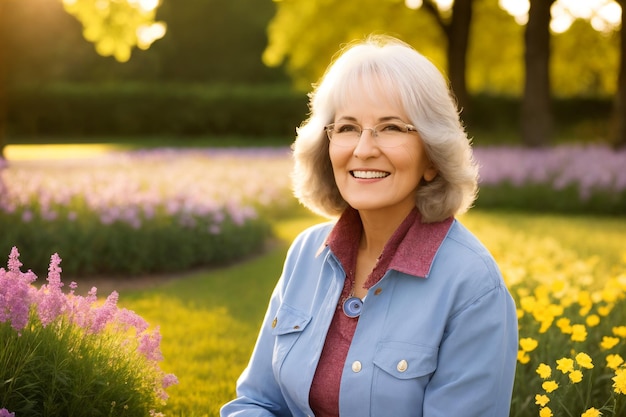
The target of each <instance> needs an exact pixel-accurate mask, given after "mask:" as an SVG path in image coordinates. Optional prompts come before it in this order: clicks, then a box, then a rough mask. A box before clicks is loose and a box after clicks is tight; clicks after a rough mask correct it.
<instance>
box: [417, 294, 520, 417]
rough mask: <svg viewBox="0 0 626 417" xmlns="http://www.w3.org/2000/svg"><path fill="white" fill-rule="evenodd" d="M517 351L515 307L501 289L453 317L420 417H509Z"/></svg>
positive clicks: (509, 296) (477, 300)
mask: <svg viewBox="0 0 626 417" xmlns="http://www.w3.org/2000/svg"><path fill="white" fill-rule="evenodd" d="M517 345H518V328H517V314H516V309H515V304H514V302H513V299H512V298H511V295H510V294H509V292H508V290H507V289H506V287H504V285H500V286H496V287H494V288H492V289H490V290H488V291H487V292H486V293H484V294H482V295H481V296H479V297H478V298H477V299H475V300H474V301H473V302H471V303H469V305H468V306H466V307H465V308H463V309H462V310H461V311H460V312H458V313H456V314H455V315H454V316H452V317H451V318H450V319H449V321H448V323H447V326H446V330H445V334H444V338H443V340H442V342H441V345H440V348H439V359H438V365H437V370H436V371H435V373H434V374H433V377H432V379H431V381H430V382H429V384H428V386H427V388H426V392H425V396H424V417H450V416H464V417H508V416H509V411H510V403H511V395H512V391H513V380H514V375H515V366H516V361H517Z"/></svg>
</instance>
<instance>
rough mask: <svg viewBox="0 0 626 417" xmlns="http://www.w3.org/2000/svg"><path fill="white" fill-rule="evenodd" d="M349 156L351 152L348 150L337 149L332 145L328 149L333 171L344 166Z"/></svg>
mask: <svg viewBox="0 0 626 417" xmlns="http://www.w3.org/2000/svg"><path fill="white" fill-rule="evenodd" d="M351 155H352V152H351V150H350V149H349V148H339V147H337V146H333V145H331V146H330V147H329V148H328V157H329V158H330V164H331V165H332V167H333V170H336V169H338V168H341V167H342V166H345V165H346V164H347V162H348V160H349V158H350V156H351Z"/></svg>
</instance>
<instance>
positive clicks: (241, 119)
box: [8, 83, 307, 137]
mask: <svg viewBox="0 0 626 417" xmlns="http://www.w3.org/2000/svg"><path fill="white" fill-rule="evenodd" d="M306 101H307V97H306V95H305V94H304V93H298V92H294V91H292V90H291V89H290V88H289V87H288V86H285V85H263V86H228V85H204V84H136V83H126V84H107V85H92V84H53V85H47V86H44V87H38V86H32V87H22V88H19V89H13V90H12V91H10V93H9V103H10V105H9V129H8V130H9V134H10V135H11V136H12V137H23V136H98V135H107V136H133V135H172V136H193V135H247V136H252V137H259V136H281V137H285V136H288V137H292V136H293V135H294V132H295V128H296V126H298V125H299V124H300V123H301V121H302V119H303V118H304V117H305V115H306V112H307V104H306Z"/></svg>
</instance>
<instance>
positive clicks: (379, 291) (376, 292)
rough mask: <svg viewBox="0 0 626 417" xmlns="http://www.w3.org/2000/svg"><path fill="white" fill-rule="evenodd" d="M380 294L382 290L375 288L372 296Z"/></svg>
mask: <svg viewBox="0 0 626 417" xmlns="http://www.w3.org/2000/svg"><path fill="white" fill-rule="evenodd" d="M381 292H383V289H382V288H376V290H375V291H374V295H378V294H380V293H381Z"/></svg>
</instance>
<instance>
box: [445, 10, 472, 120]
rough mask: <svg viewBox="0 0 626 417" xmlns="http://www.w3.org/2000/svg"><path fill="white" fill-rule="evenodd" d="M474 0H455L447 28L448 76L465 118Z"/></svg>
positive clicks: (467, 102)
mask: <svg viewBox="0 0 626 417" xmlns="http://www.w3.org/2000/svg"><path fill="white" fill-rule="evenodd" d="M472 2H473V0H455V2H454V5H453V6H452V20H451V22H450V24H449V25H448V26H447V30H446V36H447V38H448V50H447V58H448V76H449V78H450V85H451V87H452V91H453V92H454V94H455V95H456V98H457V101H458V105H459V109H460V110H462V111H463V118H464V119H467V118H469V115H470V112H471V108H470V106H469V93H468V91H467V82H466V79H467V77H466V75H467V50H468V48H469V33H470V24H471V22H472Z"/></svg>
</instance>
